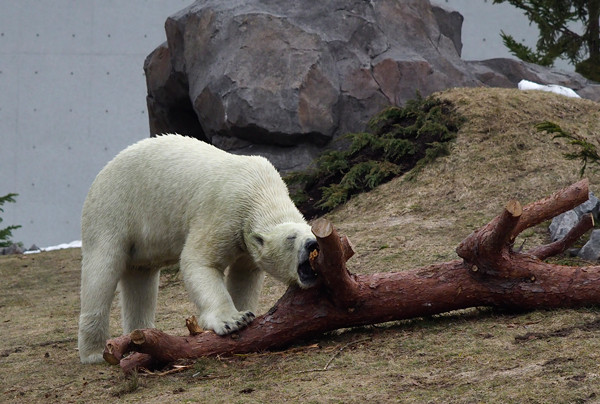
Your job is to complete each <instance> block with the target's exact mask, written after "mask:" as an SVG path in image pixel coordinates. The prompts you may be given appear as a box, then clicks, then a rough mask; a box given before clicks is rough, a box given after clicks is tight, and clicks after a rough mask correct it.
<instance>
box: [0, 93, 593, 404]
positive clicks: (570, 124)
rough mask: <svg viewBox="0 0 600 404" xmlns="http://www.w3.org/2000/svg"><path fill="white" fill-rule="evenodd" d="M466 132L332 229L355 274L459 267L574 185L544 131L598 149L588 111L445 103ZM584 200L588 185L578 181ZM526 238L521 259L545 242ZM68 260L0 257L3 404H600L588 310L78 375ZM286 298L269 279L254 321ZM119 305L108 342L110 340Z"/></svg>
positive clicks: (431, 321)
mask: <svg viewBox="0 0 600 404" xmlns="http://www.w3.org/2000/svg"><path fill="white" fill-rule="evenodd" d="M441 96H442V97H445V98H448V99H450V100H451V101H453V102H454V103H455V105H456V107H457V108H458V109H459V111H460V112H461V113H463V114H464V115H465V116H466V117H467V123H466V124H465V125H464V127H463V128H462V129H461V131H460V133H459V136H458V139H457V141H456V144H455V145H454V148H453V151H452V154H451V155H450V156H447V157H444V158H442V159H440V160H438V161H437V162H436V163H434V164H433V165H431V166H429V167H427V168H426V169H425V170H423V171H422V172H421V173H420V174H419V175H418V176H417V179H416V181H412V182H408V181H404V180H403V179H402V178H399V179H396V180H394V181H392V182H390V183H388V184H385V185H383V186H381V187H379V188H377V189H376V190H374V191H372V192H370V193H368V194H364V195H361V196H358V197H356V198H354V199H352V200H351V201H350V202H349V203H348V204H346V205H345V206H343V207H341V208H340V209H338V210H336V211H334V212H333V213H331V214H330V215H329V218H330V219H331V220H332V221H333V222H334V224H335V225H336V227H338V229H339V230H340V232H342V233H345V234H347V235H348V236H349V237H350V239H351V240H352V242H353V244H354V246H355V249H356V250H357V254H356V256H355V257H353V258H352V259H351V260H350V261H349V262H348V265H349V269H350V270H351V271H353V272H357V273H373V272H383V271H401V270H406V269H411V268H416V267H419V266H423V265H427V264H430V263H434V262H440V261H447V260H451V259H454V258H456V254H455V252H454V249H455V247H456V246H457V245H458V243H459V242H460V240H462V239H463V238H464V237H466V236H467V235H468V234H469V233H470V232H471V231H472V230H474V229H475V228H477V227H479V226H481V225H483V224H485V223H486V222H487V221H489V220H490V219H491V218H493V217H494V216H495V215H496V214H497V213H499V212H500V211H501V209H502V208H503V206H504V204H505V203H506V201H508V200H509V199H512V198H516V199H518V200H520V201H521V202H522V203H523V204H525V203H528V202H531V201H533V200H536V199H539V198H542V197H544V196H546V195H548V194H550V193H552V192H554V191H555V190H557V189H560V188H562V187H564V186H566V185H569V184H570V183H573V182H575V181H577V180H578V179H579V173H578V170H579V167H580V165H579V163H578V162H576V161H567V160H566V159H565V158H564V157H563V153H564V152H567V151H573V148H572V146H569V145H568V144H567V143H566V142H565V141H563V140H560V139H552V137H551V136H549V135H548V134H545V133H540V132H537V131H536V130H535V129H534V127H533V125H534V124H535V123H537V122H539V121H542V120H552V121H555V122H556V123H558V124H560V125H561V126H562V127H563V128H564V129H566V130H568V131H572V132H575V133H577V134H579V135H581V136H585V137H587V138H588V139H590V141H596V142H597V139H598V136H599V134H600V105H599V104H597V103H593V102H591V101H586V100H573V99H568V98H565V97H560V96H558V95H554V94H548V93H539V92H519V91H517V90H501V89H468V90H466V89H458V90H451V91H447V92H444V93H442V94H441ZM587 176H588V177H589V178H590V184H591V185H590V187H591V189H592V190H593V191H595V192H596V194H598V193H600V192H598V191H597V189H598V188H597V187H598V184H600V176H599V175H598V173H597V172H593V171H591V172H589V173H588V175H587ZM546 226H547V223H546V224H545V225H543V226H539V227H536V228H534V229H531V230H528V231H526V232H525V233H524V234H523V235H522V237H521V239H522V242H525V246H526V248H531V247H534V246H537V245H539V244H541V243H546V242H547V241H548V235H547V230H546ZM80 263H81V255H80V250H79V249H69V250H61V251H52V252H45V253H41V254H33V255H20V256H3V257H0V277H1V279H2V281H1V285H2V293H0V335H1V337H2V344H1V345H0V380H1V383H0V386H1V389H0V394H1V396H0V402H15V403H20V402H23V403H37V402H45V403H46V402H82V403H84V402H85V403H89V402H144V403H164V402H169V403H171V402H184V403H185V402H210V403H221V402H222V403H225V402H227V403H230V402H231V403H262V402H266V401H271V402H284V401H286V402H302V403H338V402H340V403H341V402H343V403H348V402H407V403H429V402H430V403H479V402H485V403H510V402H514V403H546V402H550V401H553V402H558V403H563V402H564V403H567V402H568V403H585V402H600V376H599V375H600V365H599V363H600V310H599V308H598V307H589V308H580V309H561V310H552V311H548V310H540V311H533V312H522V313H508V312H500V311H498V310H492V309H489V308H473V309H468V310H462V311H457V312H451V313H446V314H442V315H438V316H432V317H427V318H418V319H414V320H410V321H402V322H394V323H386V324H380V325H375V326H368V327H361V328H356V329H348V330H340V331H337V332H333V333H329V334H326V335H323V336H322V337H320V338H318V339H314V340H308V341H298V343H297V344H296V345H295V346H292V347H289V348H288V349H286V350H284V351H279V352H262V353H256V354H250V355H243V356H236V357H233V358H204V359H200V360H198V361H195V362H188V363H180V364H178V365H179V367H176V368H173V369H171V373H168V374H162V375H159V374H145V373H139V374H137V375H134V376H131V377H126V376H124V375H123V374H122V372H121V370H120V368H119V367H117V366H110V365H108V364H98V365H81V364H80V363H79V360H78V355H77V351H76V347H77V317H78V314H79V295H78V290H79V271H80ZM160 289H161V290H160V293H159V304H158V310H157V321H156V323H157V326H158V327H159V328H161V329H162V330H164V331H167V332H169V333H173V334H181V335H184V334H185V333H186V329H185V318H186V317H188V316H190V315H191V314H194V307H193V306H192V304H191V303H190V302H189V301H188V299H187V296H186V292H185V289H184V287H183V285H182V283H181V279H180V277H179V274H178V273H177V269H176V268H170V269H167V270H164V271H163V272H162V274H161V286H160ZM283 292H284V288H283V286H281V285H279V284H277V283H275V282H274V281H272V280H270V279H267V283H266V286H265V289H264V291H263V297H262V300H261V310H262V311H263V312H264V311H266V310H268V308H269V307H270V306H271V305H272V304H273V303H274V302H275V301H276V300H277V298H278V297H279V296H281V295H282V294H283ZM119 322H120V318H119V311H118V307H117V304H116V302H115V305H114V307H113V311H112V320H111V333H112V334H113V335H115V336H116V335H119V334H120V332H121V329H120V323H119Z"/></svg>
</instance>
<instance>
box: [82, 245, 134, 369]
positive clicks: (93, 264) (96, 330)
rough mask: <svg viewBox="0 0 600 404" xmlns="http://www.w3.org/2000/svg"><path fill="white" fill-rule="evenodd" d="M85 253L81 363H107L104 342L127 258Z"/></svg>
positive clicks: (83, 262) (83, 264) (83, 263)
mask: <svg viewBox="0 0 600 404" xmlns="http://www.w3.org/2000/svg"><path fill="white" fill-rule="evenodd" d="M97 255H98V254H94V253H88V252H84V253H83V261H82V265H81V312H80V315H79V334H78V341H77V345H78V349H79V358H80V360H81V363H98V362H103V361H104V359H103V357H102V352H103V350H104V344H105V342H106V340H107V339H108V338H109V314H110V306H111V304H112V301H113V298H114V296H115V290H116V288H117V283H118V281H119V277H120V276H121V272H122V271H123V269H124V268H125V261H124V260H119V259H118V258H117V257H113V260H112V261H110V260H109V261H107V258H106V257H105V256H104V253H102V254H101V256H100V257H98V256H97Z"/></svg>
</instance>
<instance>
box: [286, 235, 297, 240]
mask: <svg viewBox="0 0 600 404" xmlns="http://www.w3.org/2000/svg"><path fill="white" fill-rule="evenodd" d="M296 237H297V235H296V234H292V235H291V236H287V240H288V241H294V240H296Z"/></svg>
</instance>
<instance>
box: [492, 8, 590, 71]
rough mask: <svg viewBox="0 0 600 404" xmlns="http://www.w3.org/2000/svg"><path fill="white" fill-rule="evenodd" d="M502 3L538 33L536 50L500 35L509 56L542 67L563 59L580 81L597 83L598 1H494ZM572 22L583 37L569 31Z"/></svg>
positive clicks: (509, 37)
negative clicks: (519, 12) (579, 27)
mask: <svg viewBox="0 0 600 404" xmlns="http://www.w3.org/2000/svg"><path fill="white" fill-rule="evenodd" d="M505 2H508V3H510V4H512V5H513V6H515V7H517V8H519V9H521V10H523V11H525V15H526V16H527V18H529V21H531V22H532V23H535V24H536V25H537V26H538V29H539V37H538V41H537V44H536V50H532V49H531V48H529V47H527V46H525V45H523V44H522V43H520V42H518V41H516V40H515V39H514V38H513V37H512V36H511V35H509V34H506V33H505V32H501V36H502V39H503V41H504V44H505V45H506V47H507V48H508V49H509V50H510V51H511V53H512V54H514V55H515V56H516V57H518V58H519V59H521V60H523V61H526V62H531V63H536V64H539V65H543V66H552V64H553V63H554V61H555V60H556V58H561V59H566V60H568V61H569V62H570V63H571V64H573V65H574V66H575V71H577V72H578V73H580V74H581V75H583V76H584V77H587V78H588V79H591V80H595V81H600V28H599V23H600V0H494V4H498V3H505ZM573 22H580V23H581V24H582V26H583V33H577V32H575V31H573V30H572V29H571V28H570V26H572V23H573Z"/></svg>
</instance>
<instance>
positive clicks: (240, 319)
mask: <svg viewBox="0 0 600 404" xmlns="http://www.w3.org/2000/svg"><path fill="white" fill-rule="evenodd" d="M255 318H256V316H255V315H254V313H252V312H251V311H239V312H237V313H236V314H235V315H234V316H233V317H232V318H219V319H216V321H215V323H214V324H213V326H212V327H207V328H212V329H213V330H214V331H215V332H216V333H217V334H219V335H227V334H230V333H232V332H234V331H238V330H241V329H242V328H244V327H245V326H247V325H248V324H250V323H251V322H252V320H254V319H255Z"/></svg>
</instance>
